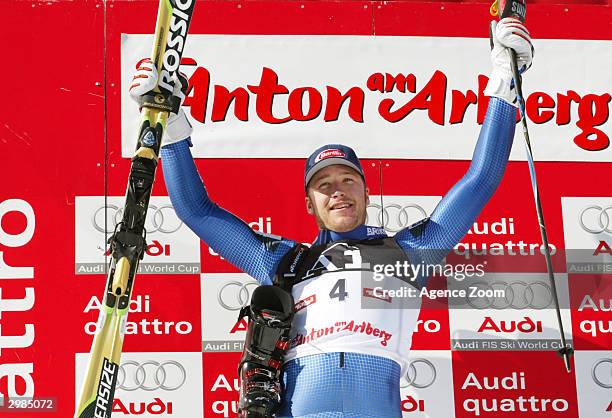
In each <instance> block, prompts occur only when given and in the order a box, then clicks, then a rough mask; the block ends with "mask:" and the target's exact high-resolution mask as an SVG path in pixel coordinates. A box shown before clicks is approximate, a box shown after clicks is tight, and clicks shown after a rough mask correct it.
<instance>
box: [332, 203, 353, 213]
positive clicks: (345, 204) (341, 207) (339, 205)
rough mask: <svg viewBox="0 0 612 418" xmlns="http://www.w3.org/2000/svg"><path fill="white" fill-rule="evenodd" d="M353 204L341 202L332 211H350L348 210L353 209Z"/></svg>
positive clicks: (333, 206)
mask: <svg viewBox="0 0 612 418" xmlns="http://www.w3.org/2000/svg"><path fill="white" fill-rule="evenodd" d="M352 207H353V204H352V203H349V202H339V203H334V204H333V205H332V206H331V208H330V210H332V211H336V210H337V211H339V210H343V209H348V208H352Z"/></svg>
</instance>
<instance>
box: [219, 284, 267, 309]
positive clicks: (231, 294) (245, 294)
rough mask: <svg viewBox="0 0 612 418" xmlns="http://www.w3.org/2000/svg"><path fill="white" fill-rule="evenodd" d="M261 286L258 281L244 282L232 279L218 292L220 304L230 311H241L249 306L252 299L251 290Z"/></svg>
mask: <svg viewBox="0 0 612 418" xmlns="http://www.w3.org/2000/svg"><path fill="white" fill-rule="evenodd" d="M257 286H259V283H257V282H253V281H251V282H247V283H242V282H238V281H231V282H228V283H225V284H224V285H223V286H221V289H219V293H217V300H218V301H219V305H221V306H223V307H224V308H225V309H227V310H228V311H239V310H240V309H242V308H243V307H245V306H247V305H248V304H249V302H250V301H251V292H252V291H253V289H254V288H256V287H257Z"/></svg>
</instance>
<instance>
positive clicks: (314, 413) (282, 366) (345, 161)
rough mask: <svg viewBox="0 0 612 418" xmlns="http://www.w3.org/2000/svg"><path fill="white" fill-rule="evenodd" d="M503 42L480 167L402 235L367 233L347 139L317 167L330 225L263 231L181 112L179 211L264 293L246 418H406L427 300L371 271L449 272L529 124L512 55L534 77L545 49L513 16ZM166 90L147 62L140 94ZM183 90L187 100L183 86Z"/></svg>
mask: <svg viewBox="0 0 612 418" xmlns="http://www.w3.org/2000/svg"><path fill="white" fill-rule="evenodd" d="M493 41H494V48H493V50H492V52H491V58H492V62H493V71H492V73H491V75H490V79H489V83H488V85H487V88H486V90H485V94H486V95H488V96H490V97H491V100H490V102H489V107H488V111H487V116H486V118H485V121H484V124H483V126H482V128H481V131H480V135H479V138H478V143H477V145H476V149H475V151H474V156H473V160H472V163H471V165H470V168H469V170H468V172H467V173H466V174H465V175H464V176H463V178H461V179H460V180H459V181H458V182H457V184H455V186H453V188H452V189H451V190H450V191H449V192H448V193H447V194H446V195H445V196H444V198H443V199H442V200H441V202H440V203H439V204H438V206H437V207H436V208H435V210H434V211H433V213H432V214H431V217H430V218H427V219H424V220H422V221H420V222H418V223H417V224H415V225H411V226H409V227H407V228H405V229H403V230H401V231H399V232H398V233H397V234H396V235H395V236H393V237H388V236H387V234H386V233H385V231H384V229H383V228H380V227H371V226H370V227H368V226H366V225H365V220H366V207H367V205H368V199H369V198H368V189H367V187H366V183H365V178H364V173H363V169H362V167H361V163H360V162H359V159H358V158H357V155H356V154H355V152H354V151H353V150H352V149H351V148H350V147H348V146H346V145H340V144H331V145H324V146H322V147H320V148H319V149H317V150H315V151H314V152H313V153H312V155H311V156H310V157H309V158H308V160H307V161H306V167H305V173H304V188H305V192H306V197H305V199H306V210H307V211H308V213H309V214H310V215H312V216H313V217H314V218H315V220H316V223H317V225H318V227H319V233H318V235H317V237H316V239H315V240H314V242H313V243H312V245H310V246H307V245H304V244H301V243H298V242H295V241H292V240H289V239H285V238H281V237H277V236H271V235H266V234H262V233H259V232H255V231H253V230H252V229H251V228H249V226H248V225H247V224H246V223H244V222H243V221H242V220H240V219H239V218H237V217H236V216H234V215H232V214H231V213H229V212H228V211H226V210H224V209H222V208H220V207H219V206H218V205H216V204H215V203H214V202H212V201H211V199H210V198H209V196H208V194H207V192H206V189H205V188H204V185H203V183H202V180H201V179H200V176H199V174H198V172H197V170H196V166H195V164H194V162H193V158H192V156H191V152H190V150H189V147H190V145H191V142H190V139H189V136H190V135H191V131H192V128H191V125H190V124H189V122H188V120H187V118H186V116H185V114H184V112H183V111H182V110H180V111H179V113H178V115H171V116H170V118H169V122H168V126H167V132H166V139H165V140H164V146H163V148H162V152H161V155H162V158H163V166H164V178H165V181H166V185H167V189H168V194H169V195H170V198H171V200H172V203H173V205H174V208H175V210H176V213H177V215H178V216H179V217H180V218H181V219H182V220H183V221H184V222H185V224H187V225H188V226H189V227H190V228H191V229H192V230H193V231H194V232H195V233H196V234H198V236H199V237H200V238H201V239H202V240H203V241H205V242H206V243H207V244H208V245H209V246H210V247H212V248H213V249H214V250H215V251H216V252H217V253H218V254H220V255H221V256H223V257H224V258H225V259H226V260H228V261H229V262H231V263H232V264H234V265H235V266H236V267H238V268H239V269H241V270H242V271H244V272H246V273H248V274H249V275H251V276H252V277H254V278H255V279H257V280H258V281H259V283H261V284H262V286H259V287H258V288H257V289H256V290H255V291H254V292H253V296H252V299H251V304H250V305H249V306H247V307H246V308H244V309H243V310H242V311H241V316H248V317H249V326H248V331H247V337H246V341H245V348H244V352H243V355H242V358H241V361H240V365H239V373H240V377H241V391H240V401H239V409H240V412H239V415H240V416H241V417H253V418H254V417H271V416H274V415H275V414H276V416H283V417H377V418H388V417H401V416H402V412H401V408H400V379H401V378H402V377H405V376H406V373H407V370H408V360H407V359H408V353H409V350H410V344H411V339H412V332H413V329H414V326H415V324H416V321H417V319H418V315H419V308H420V300H419V299H418V298H417V299H414V298H413V299H411V300H409V301H408V302H406V301H402V300H399V298H391V297H389V298H387V297H377V296H376V295H375V294H374V293H373V287H374V286H378V285H379V284H376V283H374V285H371V282H368V278H369V277H370V275H373V273H374V271H373V268H372V266H377V265H378V266H380V265H385V266H396V265H398V266H399V265H406V264H407V263H411V264H413V265H415V264H422V263H427V264H437V263H440V262H441V260H442V259H443V258H444V256H445V255H446V253H447V252H448V250H449V249H451V248H453V247H454V246H455V245H456V244H457V243H458V242H459V241H460V240H461V239H462V238H463V236H464V235H465V234H466V233H467V231H468V230H469V229H470V227H471V226H472V224H473V222H474V221H475V219H476V218H477V216H478V214H479V213H480V211H481V210H482V208H483V207H484V206H485V204H486V203H487V201H488V200H489V198H490V197H491V196H492V195H493V193H494V191H495V189H496V188H497V186H498V184H499V182H500V181H501V179H502V177H503V173H504V170H505V167H506V163H507V161H508V156H509V154H510V149H511V146H512V140H513V137H514V128H515V123H516V107H515V103H516V95H515V93H514V90H513V84H512V73H511V69H510V58H509V53H508V49H507V48H512V49H514V50H515V51H516V53H517V56H518V60H519V66H520V67H522V69H523V70H526V69H527V68H529V66H530V65H531V60H532V54H533V48H532V45H531V41H530V37H529V33H528V32H527V30H526V28H525V27H524V26H523V25H522V24H521V23H520V22H519V21H518V20H515V19H503V20H502V21H500V23H499V24H498V25H497V28H496V29H495V31H494V36H493ZM483 45H484V42H483ZM156 82H157V74H156V71H155V69H154V68H153V67H152V66H151V64H150V61H149V62H147V61H143V62H140V63H139V66H138V72H137V74H136V76H135V78H134V83H133V84H132V86H131V87H130V93H131V94H132V96H133V97H135V98H138V96H139V95H142V94H144V93H146V92H147V91H149V90H151V89H152V88H153V87H155V85H156ZM175 94H176V95H177V96H181V94H182V93H181V92H180V83H177V86H175ZM183 97H184V96H183ZM393 157H398V156H393ZM406 157H408V156H406ZM396 276H402V275H400V274H398V275H395V276H393V277H389V276H386V275H385V277H384V278H383V279H382V281H381V283H380V285H383V284H384V285H388V284H392V285H394V286H395V287H396V288H398V289H400V288H403V287H404V285H409V286H412V287H413V288H415V289H421V288H422V287H423V286H424V285H425V283H426V281H427V277H426V275H418V274H417V275H416V277H412V278H411V279H410V280H407V279H406V278H402V277H396ZM205 372H206V370H205ZM281 380H282V384H281Z"/></svg>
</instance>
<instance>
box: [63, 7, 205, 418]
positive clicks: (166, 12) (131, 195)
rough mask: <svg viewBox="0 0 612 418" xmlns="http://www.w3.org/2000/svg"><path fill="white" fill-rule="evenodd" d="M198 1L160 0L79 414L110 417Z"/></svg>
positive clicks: (79, 416) (79, 417) (87, 417)
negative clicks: (150, 85) (152, 72)
mask: <svg viewBox="0 0 612 418" xmlns="http://www.w3.org/2000/svg"><path fill="white" fill-rule="evenodd" d="M194 5H195V0H160V2H159V9H158V13H157V24H156V28H155V38H154V45H153V53H152V56H151V59H152V60H153V63H154V64H155V66H156V67H157V70H158V73H159V81H158V86H157V87H156V88H155V89H154V90H152V91H151V92H149V93H147V94H146V95H144V96H143V98H142V102H141V105H142V108H141V111H140V116H141V121H142V122H141V125H140V129H139V132H138V142H137V145H136V151H135V153H134V156H133V157H132V166H131V168H130V174H129V177H128V185H127V192H126V199H125V206H124V211H123V218H122V219H121V222H119V223H118V224H117V226H116V227H115V231H114V232H113V235H112V236H111V238H110V239H109V243H110V250H111V261H110V269H109V274H108V278H107V282H106V288H105V294H104V302H103V306H102V308H101V310H100V316H99V318H98V325H97V329H96V334H95V336H94V340H93V343H92V346H91V351H90V355H89V363H88V366H87V371H86V375H85V379H84V381H83V384H82V386H81V395H80V397H79V400H78V403H77V407H76V411H75V417H76V418H94V417H95V418H110V416H111V413H112V406H113V400H114V394H115V386H116V383H117V376H118V373H119V362H120V358H121V350H122V347H123V337H124V335H125V324H126V321H127V314H128V305H129V303H130V296H131V293H132V289H133V285H134V277H135V275H136V272H137V270H138V263H139V262H140V260H142V258H143V257H144V252H145V249H146V230H145V228H144V224H145V218H146V215H147V208H148V206H149V199H150V197H151V191H152V189H153V181H154V179H155V171H156V168H157V163H158V156H159V151H160V147H161V140H162V135H163V133H164V130H165V128H166V122H167V119H168V114H169V112H170V111H173V110H174V111H177V110H178V106H179V103H177V102H176V101H175V100H174V99H173V97H172V90H173V83H172V77H173V76H174V74H175V72H176V71H177V70H178V68H179V65H180V61H181V56H182V54H183V47H184V45H185V39H186V37H187V30H188V28H189V23H190V22H191V16H192V13H193V9H194Z"/></svg>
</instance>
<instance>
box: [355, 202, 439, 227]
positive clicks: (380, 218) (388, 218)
mask: <svg viewBox="0 0 612 418" xmlns="http://www.w3.org/2000/svg"><path fill="white" fill-rule="evenodd" d="M426 217H427V212H425V209H423V208H422V207H421V206H419V205H417V204H414V203H410V204H407V205H399V204H397V203H391V204H389V205H384V207H383V206H381V205H378V204H375V203H372V204H370V205H368V207H367V215H366V224H367V225H372V226H380V227H382V228H384V229H385V231H387V232H398V231H401V230H402V229H404V228H406V227H407V226H410V225H412V224H414V223H415V222H418V221H420V220H421V219H423V218H426ZM371 218H374V219H371Z"/></svg>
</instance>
